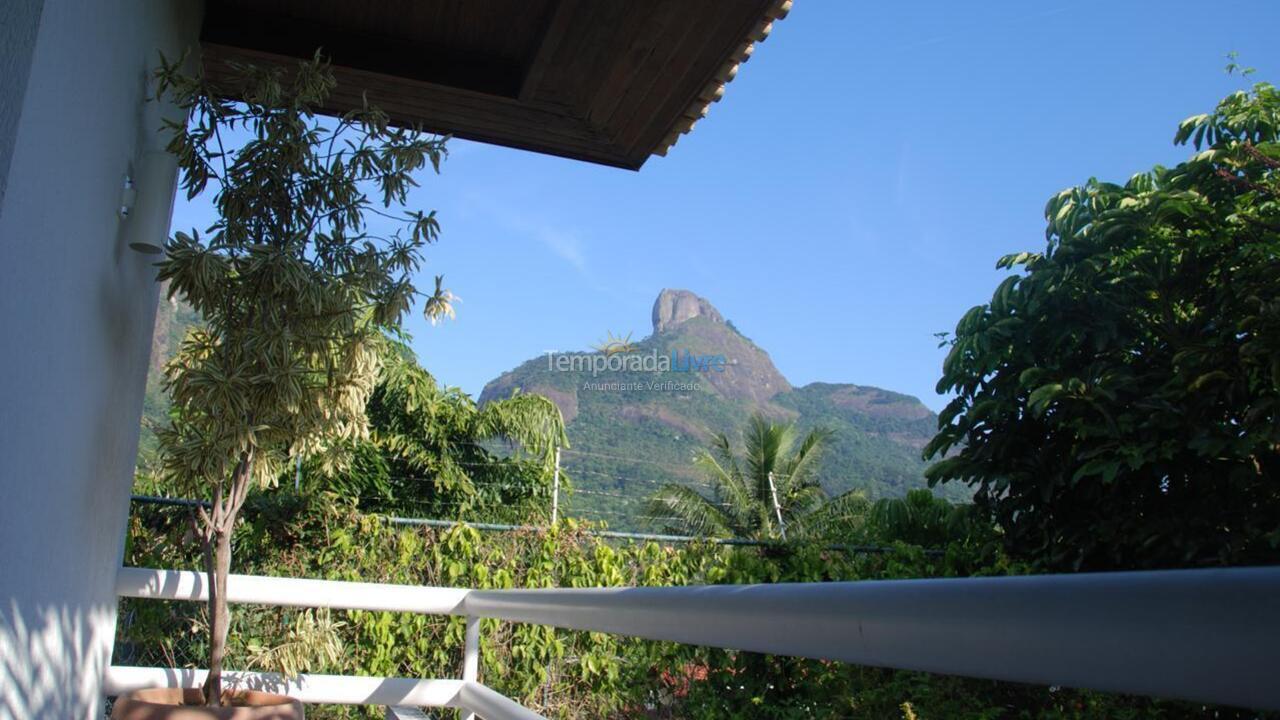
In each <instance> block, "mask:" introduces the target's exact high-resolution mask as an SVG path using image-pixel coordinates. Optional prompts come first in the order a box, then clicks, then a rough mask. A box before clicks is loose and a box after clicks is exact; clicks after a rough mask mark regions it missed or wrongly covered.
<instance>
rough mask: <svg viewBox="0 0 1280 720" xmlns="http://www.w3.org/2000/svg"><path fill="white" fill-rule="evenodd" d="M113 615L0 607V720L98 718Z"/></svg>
mask: <svg viewBox="0 0 1280 720" xmlns="http://www.w3.org/2000/svg"><path fill="white" fill-rule="evenodd" d="M113 610H114V608H112V607H108V606H105V605H104V606H101V607H93V608H91V609H90V610H89V611H87V612H86V611H85V609H84V608H81V607H74V608H73V607H71V606H67V605H63V606H51V605H40V606H35V607H29V608H20V607H19V606H18V603H17V601H15V600H12V599H10V600H9V604H8V606H7V607H6V606H0V718H97V717H101V716H102V703H103V698H102V695H101V682H102V675H103V672H104V670H105V669H106V664H107V662H108V660H107V657H106V654H105V653H104V652H102V649H103V648H104V647H105V648H110V647H111V643H110V638H104V637H102V633H103V632H110V631H111V629H112V628H113V627H114V623H113V622H112V613H113ZM85 618H90V620H89V621H88V622H86V620H85Z"/></svg>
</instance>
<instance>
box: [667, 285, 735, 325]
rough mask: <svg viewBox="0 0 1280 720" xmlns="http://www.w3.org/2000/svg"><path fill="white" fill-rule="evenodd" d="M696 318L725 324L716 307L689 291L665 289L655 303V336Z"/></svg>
mask: <svg viewBox="0 0 1280 720" xmlns="http://www.w3.org/2000/svg"><path fill="white" fill-rule="evenodd" d="M696 317H704V318H707V319H709V320H711V321H713V322H718V323H723V322H724V318H723V317H721V315H720V311H719V310H716V309H715V306H713V305H712V304H711V303H710V302H709V301H707V300H706V299H705V298H701V297H698V296H697V295H695V294H693V293H691V292H689V291H688V290H670V289H664V290H663V291H662V292H660V293H658V299H657V300H654V301H653V332H654V334H655V335H656V334H658V333H660V332H665V331H667V330H670V329H671V328H673V327H675V326H676V325H679V324H680V323H682V322H685V321H686V320H692V319H693V318H696Z"/></svg>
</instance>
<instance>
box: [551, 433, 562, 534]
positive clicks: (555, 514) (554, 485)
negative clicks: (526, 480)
mask: <svg viewBox="0 0 1280 720" xmlns="http://www.w3.org/2000/svg"><path fill="white" fill-rule="evenodd" d="M559 518H560V446H559V445H557V446H556V470H555V475H554V476H553V478H552V480H551V524H552V525H555V524H556V520H558V519H559Z"/></svg>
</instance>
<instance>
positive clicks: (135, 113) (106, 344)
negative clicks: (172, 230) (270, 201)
mask: <svg viewBox="0 0 1280 720" xmlns="http://www.w3.org/2000/svg"><path fill="white" fill-rule="evenodd" d="M11 9H12V10H14V14H12V15H9V12H10V10H11ZM4 12H5V13H6V15H8V17H6V18H5V25H6V31H5V32H0V38H3V37H7V36H8V35H9V34H10V33H9V32H8V30H10V29H12V30H13V33H12V34H14V35H18V36H22V37H29V36H30V31H31V30H32V29H33V28H35V29H36V32H35V38H34V43H33V44H32V43H28V44H27V46H26V47H25V49H24V48H22V47H17V48H16V49H12V48H11V47H6V48H5V51H4V52H3V53H0V56H3V60H4V66H5V69H6V70H9V69H10V68H17V72H27V73H28V76H27V77H26V79H25V82H19V81H17V80H18V79H14V78H9V79H8V80H7V81H6V82H4V83H0V93H3V95H4V96H3V97H0V106H3V107H5V108H6V109H7V110H6V115H5V119H6V123H0V125H4V126H5V127H0V131H3V135H4V137H0V149H4V150H6V154H7V157H6V158H5V160H6V161H7V168H6V167H0V173H3V174H4V175H5V177H4V182H2V183H0V187H3V188H4V193H3V197H2V199H0V490H2V491H3V492H0V718H28V717H33V718H86V717H94V716H100V714H101V711H102V698H101V697H100V679H101V674H102V670H103V668H104V667H105V666H106V664H107V663H108V662H109V652H110V646H111V639H112V635H113V633H114V627H115V609H116V600H115V596H114V589H113V588H114V585H113V581H114V576H115V570H116V568H117V567H118V566H119V564H120V559H121V555H122V551H123V542H124V527H125V520H126V516H127V513H128V496H129V489H130V485H131V481H132V471H133V464H134V458H135V454H136V452H137V443H138V422H139V417H140V415H141V409H142V398H143V388H144V383H145V378H146V370H147V361H148V353H149V351H150V340H151V330H152V322H153V318H154V313H155V305H156V297H157V287H156V284H155V282H154V275H155V272H154V268H153V267H152V266H151V263H152V262H154V258H151V257H148V256H144V255H140V254H138V253H136V252H133V251H131V250H129V249H128V248H127V247H126V245H127V243H128V242H129V238H130V236H131V234H138V233H145V234H159V233H163V229H164V228H166V227H167V224H168V216H169V212H170V209H171V199H172V186H173V177H172V171H169V172H168V173H163V172H162V173H160V174H161V175H162V176H163V175H165V174H167V175H168V177H160V178H159V179H155V178H150V179H148V184H149V187H146V188H143V187H140V188H139V191H140V194H141V195H142V197H143V200H144V202H141V203H140V204H139V206H138V207H137V211H136V212H135V213H134V214H133V216H131V217H130V218H129V219H128V220H127V221H126V220H122V219H121V218H120V216H119V214H118V206H119V203H120V190H121V185H122V181H123V177H124V175H125V174H126V172H129V171H130V168H131V167H135V166H139V165H140V164H141V160H142V159H143V156H144V150H146V148H147V146H148V145H151V146H152V147H153V149H154V144H155V141H154V140H153V139H152V138H151V137H149V136H150V133H148V132H146V131H144V126H146V125H149V124H153V123H154V122H155V110H154V106H153V107H152V108H150V109H148V108H147V107H146V103H145V102H144V96H145V88H146V81H147V78H148V74H149V73H148V71H149V68H151V67H153V66H154V63H155V58H156V51H157V49H164V50H165V51H166V53H173V54H176V53H178V52H180V50H181V49H182V48H183V47H184V46H186V45H188V44H191V43H193V42H194V40H195V38H196V36H197V33H198V22H199V17H200V5H199V3H197V2H193V1H191V0H44V1H43V2H32V1H30V0H24V1H23V2H21V3H15V4H13V5H12V6H11V5H10V4H9V3H7V2H6V3H5V11H4ZM33 13H34V14H33ZM10 23H12V24H10ZM24 33H25V35H24ZM24 55H25V56H24ZM15 108H17V111H16V112H15ZM15 119H16V122H15V121H14V120H15ZM150 166H151V167H153V168H154V167H155V163H154V162H152V163H151V164H150ZM161 186H163V187H161ZM148 190H150V191H151V192H148Z"/></svg>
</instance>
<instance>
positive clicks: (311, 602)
mask: <svg viewBox="0 0 1280 720" xmlns="http://www.w3.org/2000/svg"><path fill="white" fill-rule="evenodd" d="M117 592H118V593H119V594H120V595H121V596H124V597H136V598H153V599H164V600H204V599H206V588H205V578H204V575H203V574H202V573H195V572H185V571H173V570H148V569H142V568H122V569H121V570H120V574H119V576H118V579H117ZM227 598H228V600H229V601H230V602H236V603H259V604H266V605H285V606H297V607H329V608H343V609H360V610H384V611H393V612H414V613H426V614H433V615H458V616H465V617H466V618H468V621H467V632H466V649H465V653H464V663H463V672H462V679H461V680H415V679H406V678H371V677H347V676H331V675H303V676H300V677H299V678H297V679H295V680H292V681H290V682H289V683H287V684H285V683H283V681H282V680H281V679H280V678H279V677H277V676H272V675H269V674H260V673H231V674H229V676H230V677H233V678H234V679H235V680H236V681H238V682H240V683H242V684H244V685H248V686H271V687H276V688H283V690H284V691H285V692H286V693H287V694H289V695H292V696H294V697H296V698H298V699H299V700H301V701H303V702H306V703H338V704H373V705H389V706H391V705H411V706H421V707H453V708H460V709H462V710H464V711H465V712H468V713H474V714H476V715H479V716H480V717H482V718H486V719H487V720H508V719H510V720H517V719H519V720H525V719H528V718H538V717H540V716H539V715H537V714H536V713H533V712H532V711H530V710H528V709H526V708H524V707H522V706H520V705H519V704H517V703H516V702H514V701H512V700H511V699H509V698H506V697H504V696H502V695H500V694H498V693H497V692H495V691H493V690H491V689H490V688H488V687H486V686H484V685H482V684H480V683H479V682H478V678H479V674H478V669H479V668H478V659H479V622H478V620H477V619H478V618H498V619H502V620H507V621H513V622H527V623H536V624H540V625H552V626H555V627H559V628H564V629H569V630H590V631H596V632H607V633H615V634H619V635H628V636H632V637H639V638H646V639H650V640H668V641H674V642H680V643H687V644H693V645H707V646H712V647H720V648H728V649H736V650H748V651H755V652H765V653H773V654H777V655H794V656H799V657H809V658H817V659H824V660H838V661H845V662H851V663H857V664H862V665H873V666H879V667H890V668H899V669H905V670H923V671H927V672H935V673H945V674H951V675H964V676H970V677H980V678H989V679H994V680H1009V681H1016V682H1029V683H1038V684H1042V685H1059V686H1066V687H1080V688H1090V689H1095V690H1103V691H1112V692H1123V693H1131V694H1136V695H1151V696H1156V697H1166V698H1179V699H1184V700H1191V701H1197V702H1205V703H1215V704H1225V705H1237V706H1244V707H1251V708H1266V709H1280V682H1278V681H1277V679H1276V668H1277V667H1280V567H1267V568H1233V569H1216V570H1167V571H1154V572H1123V573H1103V574H1078V575H1040V576H1021V577H1002V578H958V579H942V580H887V581H863V582H837V583H805V584H785V583H783V584H776V585H718V586H698V587H664V588H591V589H550V590H465V589H458V588H431V587H413V586H403V585H378V584H371V583H351V582H337V581H328V580H297V579H286V578H268V577H255V576H248V575H232V576H231V577H230V578H229V579H228V581H227ZM202 681H203V671H195V670H165V669H159V668H131V667H112V668H110V669H109V670H108V674H107V682H106V685H107V691H108V693H109V694H116V693H119V692H122V691H125V690H130V689H135V688H141V687H156V686H170V687H196V686H198V685H199V684H200V683H201V682H202Z"/></svg>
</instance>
